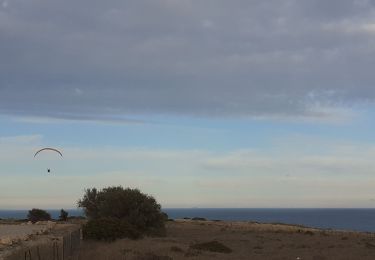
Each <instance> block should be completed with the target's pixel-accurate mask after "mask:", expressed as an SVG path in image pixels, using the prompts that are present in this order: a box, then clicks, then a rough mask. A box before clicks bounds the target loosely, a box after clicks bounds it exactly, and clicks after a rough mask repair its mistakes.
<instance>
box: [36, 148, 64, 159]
mask: <svg viewBox="0 0 375 260" xmlns="http://www.w3.org/2000/svg"><path fill="white" fill-rule="evenodd" d="M42 151H53V152H56V153H58V154H60V155H61V157H63V155H62V153H61V152H60V151H59V150H57V149H55V148H51V147H45V148H42V149H40V150H38V151H37V152H36V153H35V154H34V157H35V156H37V154H38V153H40V152H42Z"/></svg>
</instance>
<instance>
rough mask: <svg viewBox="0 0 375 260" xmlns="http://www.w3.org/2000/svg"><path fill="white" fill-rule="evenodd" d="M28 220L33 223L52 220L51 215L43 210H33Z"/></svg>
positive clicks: (30, 211)
mask: <svg viewBox="0 0 375 260" xmlns="http://www.w3.org/2000/svg"><path fill="white" fill-rule="evenodd" d="M27 219H28V220H29V221H31V222H33V223H35V222H37V221H47V220H51V215H50V214H49V213H48V212H47V211H45V210H42V209H32V210H29V213H28V214H27Z"/></svg>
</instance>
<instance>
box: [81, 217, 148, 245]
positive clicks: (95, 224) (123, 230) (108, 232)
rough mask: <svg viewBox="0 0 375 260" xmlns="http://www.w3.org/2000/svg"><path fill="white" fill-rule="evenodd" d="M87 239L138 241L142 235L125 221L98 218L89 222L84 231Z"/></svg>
mask: <svg viewBox="0 0 375 260" xmlns="http://www.w3.org/2000/svg"><path fill="white" fill-rule="evenodd" d="M82 232H83V237H84V238H85V239H96V240H106V241H112V240H115V239H117V238H125V237H128V238H131V239H137V238H140V237H141V233H140V232H138V231H137V230H136V228H135V227H133V226H131V225H130V224H129V223H127V222H126V221H125V220H121V219H118V218H98V219H91V220H89V221H88V222H87V223H86V224H85V225H84V226H83V229H82Z"/></svg>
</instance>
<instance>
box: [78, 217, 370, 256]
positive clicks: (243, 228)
mask: <svg viewBox="0 0 375 260" xmlns="http://www.w3.org/2000/svg"><path fill="white" fill-rule="evenodd" d="M210 241H218V242H220V243H222V244H223V245H225V246H227V247H228V248H230V249H231V250H232V252H231V253H215V252H210V251H206V250H197V249H193V248H192V247H191V246H192V245H194V244H196V243H204V242H210ZM79 259H80V260H86V259H87V260H89V259H90V260H106V259H111V260H117V259H118V260H123V259H127V260H128V259H137V260H142V259H143V260H151V259H152V260H171V259H203V260H204V259H275V260H276V259H280V260H281V259H314V260H324V259H327V260H328V259H375V234H369V233H357V232H340V231H327V230H318V229H310V228H303V227H298V226H289V225H273V224H258V223H249V222H213V221H185V220H184V221H183V220H178V221H174V222H168V223H167V236H166V237H163V238H144V239H141V240H135V241H133V240H129V239H121V240H117V241H115V242H113V243H106V242H94V241H84V242H83V244H82V249H81V251H80V258H79Z"/></svg>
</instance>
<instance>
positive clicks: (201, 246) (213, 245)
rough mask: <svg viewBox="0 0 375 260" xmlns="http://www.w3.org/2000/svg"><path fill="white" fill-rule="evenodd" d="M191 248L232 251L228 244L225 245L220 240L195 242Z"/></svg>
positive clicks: (222, 251) (220, 251) (227, 252)
mask: <svg viewBox="0 0 375 260" xmlns="http://www.w3.org/2000/svg"><path fill="white" fill-rule="evenodd" d="M190 248H192V249H198V250H205V251H210V252H218V253H226V254H229V253H232V249H230V248H229V247H227V246H226V245H223V244H222V243H220V242H218V241H211V242H206V243H200V244H194V245H191V246H190Z"/></svg>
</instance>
